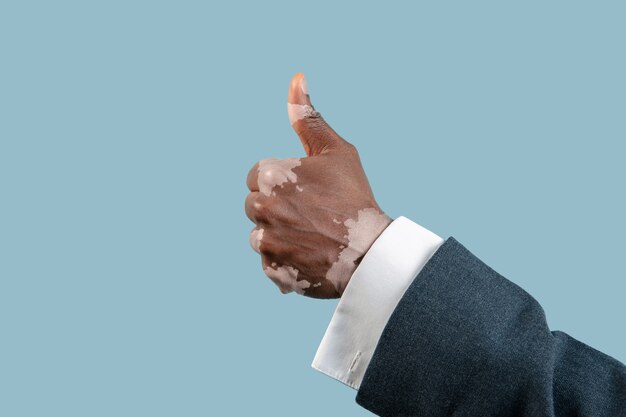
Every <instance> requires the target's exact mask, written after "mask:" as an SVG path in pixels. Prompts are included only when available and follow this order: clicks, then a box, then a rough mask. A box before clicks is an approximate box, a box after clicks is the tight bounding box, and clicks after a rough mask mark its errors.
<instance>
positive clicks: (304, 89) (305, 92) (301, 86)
mask: <svg viewBox="0 0 626 417" xmlns="http://www.w3.org/2000/svg"><path fill="white" fill-rule="evenodd" d="M300 90H302V92H303V93H304V94H309V93H308V91H307V88H306V78H304V74H302V79H301V80H300Z"/></svg>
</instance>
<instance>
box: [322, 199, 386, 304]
mask: <svg viewBox="0 0 626 417" xmlns="http://www.w3.org/2000/svg"><path fill="white" fill-rule="evenodd" d="M390 220H391V219H389V217H388V216H387V215H385V214H384V213H381V212H380V211H378V210H377V209H375V208H366V209H362V210H359V211H358V213H357V218H356V220H355V219H348V220H346V221H345V222H343V224H344V225H345V226H346V227H347V228H348V235H347V239H348V246H347V247H344V248H342V250H341V252H340V253H339V259H337V261H336V262H335V263H333V264H332V266H331V267H330V269H329V270H328V272H327V273H326V279H328V280H329V281H330V282H332V283H333V285H334V286H335V288H336V289H337V292H338V293H339V294H342V293H343V290H344V289H345V288H346V285H347V284H348V281H349V280H350V277H351V276H352V273H353V272H354V269H355V261H356V260H357V259H359V258H360V257H362V256H363V255H364V254H365V253H366V252H367V250H368V249H369V247H370V246H371V245H372V243H374V240H376V237H378V236H379V235H380V234H381V233H382V232H383V230H385V228H386V227H387V225H389V222H390ZM342 246H343V245H342Z"/></svg>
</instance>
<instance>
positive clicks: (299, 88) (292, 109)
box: [287, 72, 348, 156]
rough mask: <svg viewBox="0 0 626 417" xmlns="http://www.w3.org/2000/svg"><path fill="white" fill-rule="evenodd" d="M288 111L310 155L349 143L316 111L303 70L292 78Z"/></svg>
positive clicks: (294, 127) (290, 119)
mask: <svg viewBox="0 0 626 417" xmlns="http://www.w3.org/2000/svg"><path fill="white" fill-rule="evenodd" d="M287 112H288V113H289V121H290V122H291V126H292V127H293V129H294V130H295V131H296V133H297V134H298V136H299V137H300V141H301V142H302V145H303V146H304V150H305V151H306V153H307V155H308V156H312V155H319V154H321V153H324V152H328V151H330V150H333V149H338V148H341V147H344V146H346V145H347V144H348V143H347V142H346V141H345V140H344V139H343V138H342V137H341V136H339V135H338V134H337V132H335V131H334V130H333V129H332V128H331V127H330V126H329V125H328V124H327V123H326V121H325V120H324V119H323V118H322V116H321V115H320V114H319V113H318V112H317V111H315V108H314V107H313V104H311V99H310V98H309V94H308V91H307V85H306V79H305V78H304V74H302V73H301V72H299V73H297V74H296V75H294V76H293V78H292V79H291V85H290V86H289V96H288V98H287Z"/></svg>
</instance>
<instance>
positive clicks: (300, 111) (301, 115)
mask: <svg viewBox="0 0 626 417" xmlns="http://www.w3.org/2000/svg"><path fill="white" fill-rule="evenodd" d="M287 114H289V123H291V124H294V123H295V122H297V121H298V120H302V119H306V118H307V117H318V116H319V113H318V112H316V111H315V109H313V107H311V106H309V105H308V104H293V103H287Z"/></svg>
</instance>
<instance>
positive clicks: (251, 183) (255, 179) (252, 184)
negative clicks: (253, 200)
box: [246, 162, 259, 191]
mask: <svg viewBox="0 0 626 417" xmlns="http://www.w3.org/2000/svg"><path fill="white" fill-rule="evenodd" d="M246 185H247V186H248V189H249V190H250V191H259V163H258V162H257V163H256V164H254V166H253V167H252V168H251V169H250V171H249V172H248V176H247V177H246Z"/></svg>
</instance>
